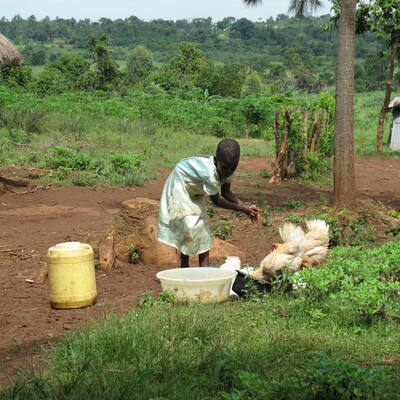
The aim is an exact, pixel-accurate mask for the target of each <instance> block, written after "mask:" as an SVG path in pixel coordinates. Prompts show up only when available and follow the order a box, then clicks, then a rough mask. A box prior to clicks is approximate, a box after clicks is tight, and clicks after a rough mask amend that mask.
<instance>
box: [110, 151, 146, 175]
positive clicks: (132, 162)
mask: <svg viewBox="0 0 400 400" xmlns="http://www.w3.org/2000/svg"><path fill="white" fill-rule="evenodd" d="M109 158H110V161H111V164H112V166H113V168H114V170H115V171H116V172H118V173H120V174H123V173H126V172H132V171H135V170H137V169H138V167H139V166H140V165H141V162H140V160H139V159H138V157H137V155H136V154H133V153H123V154H112V155H110V157H109Z"/></svg>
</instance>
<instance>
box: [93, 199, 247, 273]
mask: <svg viewBox="0 0 400 400" xmlns="http://www.w3.org/2000/svg"><path fill="white" fill-rule="evenodd" d="M159 207H160V202H159V201H157V200H151V199H148V198H143V197H138V198H135V199H132V200H127V201H125V202H123V203H122V206H121V209H120V211H119V213H118V214H117V216H116V219H115V223H114V226H113V227H112V228H111V229H110V230H107V231H105V232H102V233H100V235H99V236H98V237H97V238H96V237H91V238H88V240H89V241H90V242H91V244H92V247H93V249H94V252H95V254H96V255H97V258H98V261H99V266H100V268H103V269H111V268H112V267H113V266H114V264H115V263H118V262H122V263H124V264H126V263H130V262H132V260H131V258H130V254H129V250H128V248H129V246H130V245H132V244H134V245H135V250H136V251H137V253H138V254H139V259H140V261H142V262H143V263H144V264H146V265H165V264H171V263H172V264H174V263H175V264H178V263H179V255H180V253H179V251H178V250H177V249H176V248H174V247H171V246H168V245H166V244H164V243H161V242H160V241H158V240H157V222H158V212H159ZM213 241H214V248H213V249H211V251H210V257H211V258H221V257H227V256H230V255H236V256H239V257H242V256H243V253H242V252H241V251H240V250H239V249H237V248H236V247H235V246H234V245H232V244H230V243H227V242H224V241H223V240H221V239H219V238H216V237H214V238H213Z"/></svg>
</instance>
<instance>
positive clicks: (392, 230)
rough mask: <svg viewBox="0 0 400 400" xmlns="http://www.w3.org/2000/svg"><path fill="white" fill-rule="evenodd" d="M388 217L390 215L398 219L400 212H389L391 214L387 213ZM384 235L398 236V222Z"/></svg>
mask: <svg viewBox="0 0 400 400" xmlns="http://www.w3.org/2000/svg"><path fill="white" fill-rule="evenodd" d="M389 215H391V216H392V217H396V218H400V212H397V211H391V212H389ZM385 233H386V234H392V235H393V236H397V235H399V234H400V222H399V223H397V224H394V225H393V226H392V227H391V228H390V229H388V230H387V231H386V232H385Z"/></svg>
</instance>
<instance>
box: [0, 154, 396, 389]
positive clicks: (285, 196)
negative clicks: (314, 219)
mask: <svg viewBox="0 0 400 400" xmlns="http://www.w3.org/2000/svg"><path fill="white" fill-rule="evenodd" d="M265 169H267V170H269V171H270V170H271V167H270V163H269V162H267V161H266V160H265V159H260V158H251V159H247V160H244V161H242V162H241V164H240V166H239V170H238V172H237V175H238V179H236V181H235V183H234V184H233V190H234V191H236V192H237V193H238V195H239V197H241V198H242V199H243V200H244V201H251V202H258V203H264V205H265V204H268V205H270V206H274V205H283V203H284V202H285V201H287V200H290V199H297V200H300V201H303V202H305V203H310V202H319V201H321V200H322V201H328V202H329V200H330V199H331V195H332V190H331V188H327V187H308V186H305V185H301V184H294V183H284V184H282V185H280V186H271V185H268V184H267V179H265V178H262V177H261V176H260V175H259V173H260V171H261V170H265ZM399 171H400V159H382V160H378V159H370V158H359V159H357V161H356V172H357V182H358V191H359V194H360V196H368V197H370V198H372V199H374V200H377V201H380V202H382V203H383V204H385V205H389V206H390V207H392V208H394V209H395V210H397V211H399V210H400V174H399ZM7 173H10V171H0V176H5V175H7ZM167 174H168V171H161V172H160V177H159V179H158V180H155V181H151V182H149V184H148V185H147V186H146V187H143V188H137V187H135V188H129V187H117V188H110V187H95V188H82V187H54V186H51V187H34V186H28V187H22V186H21V187H10V186H7V185H6V186H4V185H3V186H1V185H0V189H3V193H2V192H1V190H0V287H1V307H0V321H1V331H0V384H7V383H9V382H11V381H12V380H13V379H14V378H15V371H16V369H24V370H28V369H30V368H32V367H38V366H39V365H40V364H41V360H42V357H41V348H42V346H43V345H46V344H48V343H54V342H55V341H56V340H57V339H58V338H60V337H61V336H62V335H63V334H65V333H66V332H68V331H70V330H78V329H80V328H83V327H85V326H86V325H87V323H88V321H89V319H91V318H99V317H101V315H102V314H103V313H104V311H105V310H113V311H114V312H116V313H117V314H119V315H121V314H123V313H125V312H126V311H127V310H129V309H130V308H132V307H134V306H135V304H136V300H137V299H138V298H139V297H141V296H142V295H143V293H145V292H146V291H149V290H153V291H155V293H157V292H158V291H159V290H160V284H159V282H158V280H157V279H156V277H155V274H156V272H157V271H159V270H162V269H165V268H166V266H163V265H159V266H155V265H143V264H141V263H138V264H132V265H130V266H126V267H122V266H119V267H117V268H114V269H112V270H109V271H103V270H98V271H97V272H96V279H97V280H96V282H97V291H98V303H97V304H96V305H94V306H93V307H88V308H85V309H81V310H54V309H52V308H50V305H49V296H48V286H47V281H45V282H44V283H39V282H38V279H39V274H40V271H42V270H43V266H45V263H46V253H47V249H48V248H49V247H51V246H53V245H54V244H57V243H61V242H66V241H76V240H83V239H84V238H85V235H86V234H87V233H92V232H94V231H102V230H105V229H106V228H107V226H109V225H110V224H112V221H113V217H114V216H115V214H116V213H117V212H118V210H119V208H120V206H121V204H122V202H123V201H125V200H127V199H131V198H134V197H147V198H150V199H156V200H159V198H160V194H161V190H162V186H163V183H164V180H165V178H166V176H167ZM20 175H21V171H20ZM25 175H26V176H28V175H29V174H28V172H27V173H26V174H25ZM8 177H9V176H8ZM22 177H24V176H23V174H22ZM265 202H266V203H265ZM221 220H227V221H229V222H230V223H232V224H234V228H233V236H232V237H231V238H230V239H229V242H230V243H232V244H234V245H235V246H237V247H238V248H240V250H241V251H242V252H243V253H244V254H246V257H244V259H243V260H242V263H247V264H250V265H254V266H256V265H258V264H259V262H260V261H261V260H262V259H263V258H264V257H265V255H266V254H268V252H269V247H270V244H271V242H272V241H274V240H276V238H277V233H276V229H265V228H256V227H255V226H253V225H252V224H251V223H250V221H249V220H248V219H247V218H244V217H242V216H238V215H236V214H233V213H231V212H229V211H226V210H222V211H221V212H219V213H217V214H216V216H214V217H213V221H214V223H218V222H219V221H221ZM211 261H212V263H215V264H218V263H221V262H222V261H223V260H222V259H215V260H211ZM193 266H194V265H193Z"/></svg>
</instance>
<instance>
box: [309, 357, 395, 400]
mask: <svg viewBox="0 0 400 400" xmlns="http://www.w3.org/2000/svg"><path fill="white" fill-rule="evenodd" d="M310 364H311V365H310V369H309V373H308V376H307V378H308V380H309V382H310V384H311V385H312V389H311V391H312V392H314V393H313V395H314V396H313V398H315V399H322V398H323V399H326V400H339V399H369V398H371V399H384V398H385V397H386V396H385V389H384V388H385V387H386V386H387V385H390V383H391V381H392V377H391V376H390V374H389V371H390V369H388V368H384V367H380V366H377V367H375V368H366V367H360V366H359V365H356V364H353V363H351V362H349V361H346V360H342V359H339V358H334V357H333V356H332V353H331V352H328V351H325V352H322V353H319V354H317V355H316V356H315V357H313V358H312V359H311V362H310Z"/></svg>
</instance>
